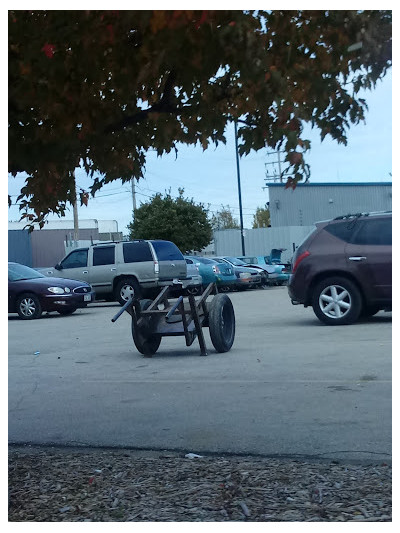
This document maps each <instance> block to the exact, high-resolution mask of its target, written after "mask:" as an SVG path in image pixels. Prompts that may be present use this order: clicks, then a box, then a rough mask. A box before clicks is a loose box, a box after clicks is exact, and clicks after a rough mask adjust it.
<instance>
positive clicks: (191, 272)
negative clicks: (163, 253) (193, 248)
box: [182, 257, 203, 295]
mask: <svg viewBox="0 0 400 533" xmlns="http://www.w3.org/2000/svg"><path fill="white" fill-rule="evenodd" d="M185 261H186V267H187V277H188V279H187V280H185V281H184V282H183V283H182V289H183V291H184V292H185V293H186V294H193V295H195V294H199V293H200V292H201V290H202V287H203V278H202V277H201V275H200V271H199V267H198V266H196V265H195V263H194V261H193V260H192V259H189V258H188V257H185Z"/></svg>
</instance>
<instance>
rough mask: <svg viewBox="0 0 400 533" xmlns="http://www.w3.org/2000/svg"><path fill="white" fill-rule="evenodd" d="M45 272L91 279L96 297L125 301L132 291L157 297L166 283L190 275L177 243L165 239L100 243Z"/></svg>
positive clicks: (46, 269)
mask: <svg viewBox="0 0 400 533" xmlns="http://www.w3.org/2000/svg"><path fill="white" fill-rule="evenodd" d="M39 270H40V272H42V273H43V274H45V275H46V276H54V274H55V272H56V273H57V275H58V276H59V277H62V278H71V279H78V280H83V281H86V282H88V283H90V284H91V285H92V287H93V289H94V291H95V293H96V298H97V299H107V300H117V301H118V302H119V303H120V304H121V305H123V304H125V303H126V302H127V301H128V300H129V298H131V296H132V295H133V294H135V293H136V295H138V297H142V296H149V297H152V296H153V297H154V296H155V295H156V294H157V293H158V292H159V290H160V287H164V286H165V285H179V284H180V283H181V282H183V281H185V280H186V279H187V267H186V261H185V259H184V257H183V255H182V253H181V252H180V251H179V249H178V247H177V246H176V245H175V244H174V243H172V242H170V241H163V240H140V239H138V240H134V241H121V242H107V243H98V244H93V245H91V246H88V247H86V248H77V249H75V250H73V251H72V252H70V253H69V254H68V255H67V256H66V257H65V258H64V259H62V260H61V261H60V262H59V263H57V265H55V267H54V268H42V269H39Z"/></svg>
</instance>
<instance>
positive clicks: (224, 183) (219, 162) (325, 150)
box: [8, 71, 392, 235]
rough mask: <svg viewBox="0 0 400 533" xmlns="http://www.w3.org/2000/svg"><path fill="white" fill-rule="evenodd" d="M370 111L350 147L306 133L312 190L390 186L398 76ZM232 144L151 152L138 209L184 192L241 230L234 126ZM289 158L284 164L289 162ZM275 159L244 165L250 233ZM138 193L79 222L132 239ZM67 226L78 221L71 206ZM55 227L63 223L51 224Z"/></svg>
mask: <svg viewBox="0 0 400 533" xmlns="http://www.w3.org/2000/svg"><path fill="white" fill-rule="evenodd" d="M364 97H365V99H366V101H367V104H368V107H369V111H368V112H367V114H366V122H365V124H364V123H362V124H359V125H357V126H352V127H351V129H350V130H349V132H348V144H347V146H343V145H338V144H337V142H336V141H333V140H331V139H329V138H328V137H326V138H325V140H324V141H323V142H321V140H320V136H319V132H318V130H311V129H310V128H308V129H306V130H305V132H304V134H303V138H306V139H310V140H311V150H310V151H309V152H308V153H307V154H306V162H307V163H309V164H310V166H311V177H310V182H312V183H316V182H339V183H342V182H365V181H367V182H371V181H375V182H387V181H391V180H392V178H391V173H392V73H391V71H389V73H388V74H387V75H386V77H385V78H384V79H383V80H382V81H379V82H378V83H377V86H376V88H375V89H373V90H372V91H367V92H366V93H365V95H364ZM226 137H227V144H226V145H222V144H219V145H218V147H217V148H215V147H213V146H211V147H210V148H208V149H207V150H206V151H203V149H202V147H200V146H197V147H188V146H186V145H180V146H179V145H178V155H177V157H176V156H175V153H172V152H171V153H170V154H168V155H165V156H162V157H158V156H157V154H156V153H155V152H149V153H148V155H147V163H146V169H145V174H144V178H143V179H141V180H140V181H139V182H138V183H137V184H136V187H135V189H136V203H137V207H139V206H140V205H141V203H144V202H148V201H149V200H150V198H151V197H152V196H153V195H154V194H155V193H157V192H160V193H162V194H164V193H165V192H166V191H169V190H170V192H171V194H172V196H177V195H178V189H179V188H183V189H184V196H185V197H188V198H193V199H194V201H195V202H196V203H203V204H204V205H205V207H209V210H210V215H211V214H214V213H216V212H217V211H219V210H221V208H222V206H225V207H227V206H229V207H230V209H231V211H232V213H233V215H234V217H235V218H236V219H237V221H238V222H239V196H238V178H237V170H236V155H235V140H234V130H233V125H230V126H229V127H228V129H227V131H226ZM283 157H284V156H283V155H282V156H281V158H282V159H283ZM276 160H277V156H276V154H275V155H274V154H269V150H268V149H267V148H265V149H263V150H259V151H258V152H254V151H252V152H251V153H250V154H249V155H247V156H243V157H242V158H240V184H241V196H242V211H243V225H244V227H245V228H251V227H252V222H253V216H254V213H255V212H256V209H257V207H265V204H266V202H267V201H268V189H267V188H266V185H267V182H266V180H265V178H266V168H268V170H269V171H270V174H272V173H273V172H274V169H275V171H277V166H276V165H273V164H269V165H267V167H266V163H273V162H274V161H276ZM24 181H25V178H24V177H23V176H22V175H20V176H17V177H16V178H14V177H12V176H9V177H8V193H9V194H10V195H11V196H12V200H13V202H15V200H16V197H17V195H18V194H19V192H20V189H21V187H23V185H24ZM76 182H77V187H78V188H82V189H84V190H88V187H89V185H90V184H91V180H90V179H89V178H88V177H87V176H86V174H85V172H84V171H83V170H82V169H77V170H76ZM132 207H133V200H132V190H131V186H130V184H129V183H126V184H121V182H119V181H115V182H113V183H110V184H109V185H107V186H105V187H103V188H102V189H101V190H100V191H98V192H97V193H96V196H95V198H90V199H89V203H88V206H79V208H78V217H79V219H80V220H83V219H85V220H86V219H98V220H116V221H117V222H118V230H119V231H121V232H122V233H123V234H124V235H126V234H128V231H127V225H128V224H129V223H130V222H131V221H132ZM19 218H20V213H19V210H18V206H15V205H13V206H11V208H9V209H8V220H9V221H16V220H19ZM65 218H66V219H69V220H72V219H73V212H72V206H71V208H70V209H69V211H67V214H66V217H65ZM49 220H58V217H56V216H50V217H49Z"/></svg>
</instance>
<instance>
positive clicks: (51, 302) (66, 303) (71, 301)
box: [41, 291, 95, 311]
mask: <svg viewBox="0 0 400 533" xmlns="http://www.w3.org/2000/svg"><path fill="white" fill-rule="evenodd" d="M94 300H95V293H94V292H93V291H92V292H87V293H85V294H73V293H70V294H49V295H46V296H44V297H43V298H42V299H41V305H42V308H43V310H44V311H58V310H59V309H71V308H79V307H86V306H87V304H89V303H91V302H93V301H94Z"/></svg>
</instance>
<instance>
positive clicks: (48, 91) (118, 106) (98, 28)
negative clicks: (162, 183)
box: [8, 10, 392, 221]
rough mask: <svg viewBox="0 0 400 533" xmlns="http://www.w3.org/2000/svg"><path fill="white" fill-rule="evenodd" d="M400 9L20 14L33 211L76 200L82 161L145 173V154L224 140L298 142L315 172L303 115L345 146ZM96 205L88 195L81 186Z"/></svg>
mask: <svg viewBox="0 0 400 533" xmlns="http://www.w3.org/2000/svg"><path fill="white" fill-rule="evenodd" d="M391 31H392V18H391V11H379V10H376V11H347V10H340V11H329V10H324V11H301V10H300V11H228V10H225V11H65V10H59V11H58V10H54V11H13V10H11V11H9V28H8V39H9V85H8V87H9V91H8V95H9V117H8V118H9V172H10V173H11V174H12V175H16V174H17V173H18V172H26V173H27V176H28V177H27V180H26V183H25V186H24V187H23V188H22V191H21V195H20V197H19V198H18V202H19V203H20V208H21V210H25V209H31V210H33V211H34V213H35V215H34V216H32V217H31V218H33V219H34V220H35V221H41V220H43V216H44V215H46V214H47V213H50V212H53V213H57V214H64V212H65V207H66V203H67V202H71V203H72V202H73V201H74V195H75V187H74V169H75V168H76V167H78V166H80V165H82V166H83V167H84V168H85V170H86V171H87V172H88V174H89V175H90V176H91V177H92V179H93V184H92V186H91V189H90V192H91V193H92V194H94V193H95V192H96V191H97V190H99V189H100V188H101V187H102V185H103V184H105V183H109V182H111V181H113V180H116V179H121V180H122V181H123V182H124V181H128V180H130V179H132V177H134V178H136V179H139V178H140V177H141V176H142V175H143V169H144V168H145V163H146V152H147V150H149V149H155V150H157V152H158V154H159V155H162V154H164V153H167V152H170V151H171V150H177V146H178V144H179V143H186V144H196V143H200V144H201V146H202V147H203V148H204V149H206V148H207V146H208V145H209V143H215V144H218V143H219V142H223V143H224V142H225V141H226V140H225V134H224V133H225V129H226V125H227V123H228V122H230V121H234V120H236V121H237V123H238V136H239V151H240V154H241V155H244V154H248V153H249V152H250V150H259V149H261V148H263V147H265V146H268V147H271V148H278V149H281V150H284V151H285V152H286V164H287V168H286V171H287V173H288V174H287V175H288V176H289V172H290V177H288V178H287V180H288V182H287V183H288V185H289V186H294V185H295V184H296V183H297V182H298V181H299V180H301V179H303V178H304V177H306V176H307V175H308V172H309V169H308V166H307V164H306V162H305V159H304V156H303V153H304V152H305V151H307V149H308V148H309V146H310V143H309V141H308V140H307V139H303V137H302V133H303V126H304V124H305V123H309V124H311V125H312V126H313V127H316V128H317V129H318V130H319V131H320V133H321V137H322V138H324V137H325V136H326V135H330V136H331V137H332V138H333V139H336V140H337V141H338V142H340V143H346V132H347V129H348V128H349V127H350V126H351V125H352V124H357V123H358V122H359V121H362V120H364V118H365V111H366V109H367V106H366V102H365V101H364V100H363V99H362V98H360V97H359V91H360V90H361V89H370V88H373V87H374V85H375V84H376V82H377V80H378V79H379V78H381V77H382V76H384V75H385V73H386V71H387V69H388V68H390V66H391ZM81 201H83V202H87V196H85V195H84V194H82V195H81Z"/></svg>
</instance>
